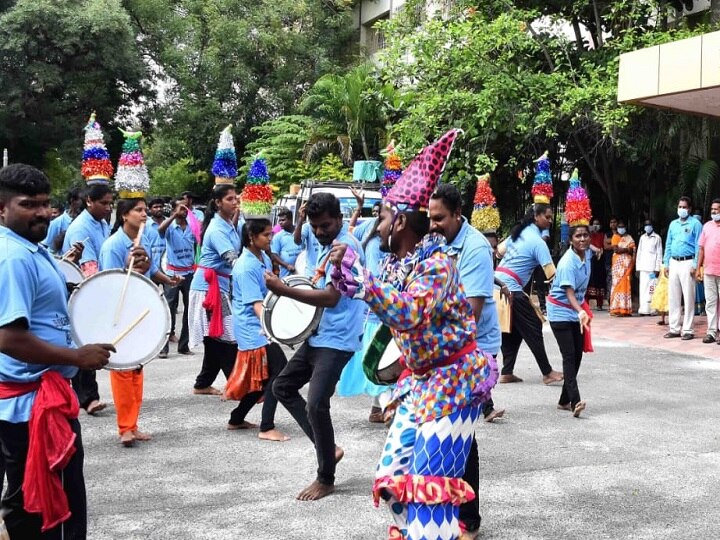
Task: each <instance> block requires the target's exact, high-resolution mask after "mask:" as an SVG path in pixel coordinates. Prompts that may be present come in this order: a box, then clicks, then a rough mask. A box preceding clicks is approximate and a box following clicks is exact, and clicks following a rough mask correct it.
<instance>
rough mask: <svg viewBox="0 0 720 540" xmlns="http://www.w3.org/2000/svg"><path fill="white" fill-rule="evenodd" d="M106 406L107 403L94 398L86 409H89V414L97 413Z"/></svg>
mask: <svg viewBox="0 0 720 540" xmlns="http://www.w3.org/2000/svg"><path fill="white" fill-rule="evenodd" d="M105 407H107V404H106V403H103V402H102V401H98V400H97V399H94V400H93V401H91V402H90V404H89V405H88V406H87V409H85V410H86V411H87V413H88V414H95V413H99V412H100V411H102V410H103V409H105Z"/></svg>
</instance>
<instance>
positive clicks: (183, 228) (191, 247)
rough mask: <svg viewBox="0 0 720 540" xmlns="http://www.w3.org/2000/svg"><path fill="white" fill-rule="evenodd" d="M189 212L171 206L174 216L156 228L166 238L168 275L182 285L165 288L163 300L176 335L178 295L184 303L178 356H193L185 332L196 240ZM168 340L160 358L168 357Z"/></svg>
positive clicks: (177, 204)
mask: <svg viewBox="0 0 720 540" xmlns="http://www.w3.org/2000/svg"><path fill="white" fill-rule="evenodd" d="M187 214H188V209H187V208H186V207H185V206H184V205H183V204H181V202H180V200H176V201H175V202H174V208H173V213H172V214H170V217H168V218H167V219H166V220H164V221H163V222H162V223H161V224H160V226H159V227H158V233H159V234H161V235H163V236H164V237H165V245H166V247H167V269H166V270H167V272H166V273H167V275H168V276H171V277H172V276H182V277H183V281H181V282H180V285H176V286H174V287H165V299H166V300H167V302H168V305H169V306H170V318H171V332H170V335H172V334H173V333H174V332H175V320H176V318H177V309H178V303H179V298H180V294H182V301H183V320H182V330H181V331H180V340H179V341H178V353H180V354H193V353H192V351H190V347H189V343H190V333H189V330H188V305H189V301H190V284H191V283H192V279H193V273H194V266H193V265H194V263H195V242H196V240H195V237H194V236H193V233H192V231H191V230H190V225H188V222H187ZM168 346H169V340H168V342H167V343H165V347H164V348H163V350H162V351H160V358H166V357H167V354H168Z"/></svg>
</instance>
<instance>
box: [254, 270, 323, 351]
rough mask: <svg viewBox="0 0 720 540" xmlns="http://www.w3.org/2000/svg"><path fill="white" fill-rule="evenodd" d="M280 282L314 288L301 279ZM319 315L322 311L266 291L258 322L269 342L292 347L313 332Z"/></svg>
mask: <svg viewBox="0 0 720 540" xmlns="http://www.w3.org/2000/svg"><path fill="white" fill-rule="evenodd" d="M283 281H284V282H285V284H286V285H287V286H288V287H297V288H299V289H315V288H316V287H315V285H313V283H312V281H311V280H310V279H308V278H306V277H303V276H295V275H293V276H288V277H286V278H285V279H283ZM322 314H323V308H319V307H315V306H311V305H310V304H304V303H302V302H298V301H297V300H293V299H291V298H288V297H287V296H278V295H276V294H275V293H273V292H269V293H268V294H267V296H266V297H265V300H263V316H262V321H261V322H262V327H263V331H264V332H265V335H267V336H268V338H269V339H271V340H272V341H276V342H278V343H284V344H285V345H290V346H293V345H297V344H298V343H302V342H303V341H305V340H306V339H307V338H309V337H310V336H311V335H312V334H313V332H315V330H316V329H317V327H318V325H319V324H320V319H321V318H322Z"/></svg>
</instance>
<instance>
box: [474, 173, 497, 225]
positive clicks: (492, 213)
mask: <svg viewBox="0 0 720 540" xmlns="http://www.w3.org/2000/svg"><path fill="white" fill-rule="evenodd" d="M470 223H471V224H472V226H473V227H475V228H476V229H477V230H478V231H480V232H483V233H486V232H496V231H497V230H498V229H499V228H500V212H499V211H498V209H497V201H496V200H495V195H493V192H492V188H491V187H490V175H489V174H483V175H482V176H478V181H477V188H475V199H473V211H472V215H471V216H470Z"/></svg>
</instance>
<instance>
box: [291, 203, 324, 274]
mask: <svg viewBox="0 0 720 540" xmlns="http://www.w3.org/2000/svg"><path fill="white" fill-rule="evenodd" d="M306 206H307V203H305V204H303V205H302V206H301V207H300V214H299V215H298V220H297V223H295V232H294V233H293V238H294V239H295V244H296V245H298V246H301V247H302V251H304V252H305V277H312V275H313V272H315V265H316V263H317V253H318V251H319V250H320V244H319V243H318V239H317V238H316V237H315V235H314V234H313V230H312V227H311V226H310V224H309V223H305V207H306Z"/></svg>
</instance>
